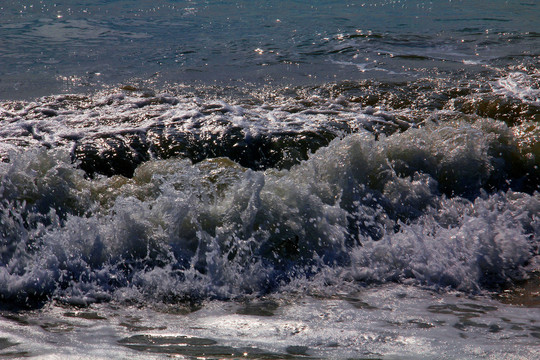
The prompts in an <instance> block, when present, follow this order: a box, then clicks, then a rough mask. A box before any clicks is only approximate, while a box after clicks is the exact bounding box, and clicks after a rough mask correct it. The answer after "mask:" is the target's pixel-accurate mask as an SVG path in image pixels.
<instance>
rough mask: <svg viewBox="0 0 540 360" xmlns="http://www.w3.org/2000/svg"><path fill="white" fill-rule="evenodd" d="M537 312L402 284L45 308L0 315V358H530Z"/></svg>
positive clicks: (539, 326) (538, 328) (538, 326)
mask: <svg viewBox="0 0 540 360" xmlns="http://www.w3.org/2000/svg"><path fill="white" fill-rule="evenodd" d="M538 315H539V313H538V311H536V309H533V308H526V307H525V308H523V307H508V306H504V305H502V304H501V303H499V302H496V301H494V300H491V299H489V298H482V297H470V296H463V295H462V294H456V293H446V294H442V293H434V292H432V291H429V290H425V289H419V288H416V287H409V286H403V285H389V286H382V287H376V288H367V289H363V290H361V291H359V292H355V293H336V294H335V295H334V296H333V297H331V298H320V297H313V296H305V295H302V296H300V297H297V296H285V297H282V296H280V297H270V298H262V299H257V300H253V301H249V302H221V301H212V302H208V303H205V304H202V305H201V306H195V307H193V306H190V305H189V304H184V305H182V304H180V305H170V306H162V307H153V308H152V307H151V308H139V307H132V306H127V307H126V306H122V307H115V306H107V305H93V306H91V307H89V308H70V307H61V306H49V307H47V308H46V309H43V310H41V311H39V312H32V313H22V314H12V313H8V314H6V313H4V314H3V318H2V325H3V329H4V330H3V333H2V338H3V339H5V340H4V344H3V349H2V354H3V355H4V356H7V357H10V356H13V357H17V356H24V357H27V356H37V357H40V358H76V357H77V356H80V354H84V356H85V357H87V358H91V359H104V358H111V357H112V358H124V357H128V356H129V357H130V358H135V359H138V358H141V359H143V358H144V359H149V358H164V357H169V356H172V357H179V358H248V359H305V358H310V359H320V358H342V359H345V358H362V359H381V358H384V359H474V358H482V359H497V358H501V357H504V358H507V359H533V358H534V357H535V354H536V352H537V350H536V349H537V345H538V338H539V336H540V323H539V321H540V319H539V316H538Z"/></svg>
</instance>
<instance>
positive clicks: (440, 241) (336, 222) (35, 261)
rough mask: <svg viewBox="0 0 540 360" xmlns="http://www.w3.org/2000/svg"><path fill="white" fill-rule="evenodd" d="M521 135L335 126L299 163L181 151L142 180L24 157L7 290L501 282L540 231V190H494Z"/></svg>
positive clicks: (493, 126) (246, 290)
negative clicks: (340, 130) (198, 158)
mask: <svg viewBox="0 0 540 360" xmlns="http://www.w3.org/2000/svg"><path fill="white" fill-rule="evenodd" d="M512 136H513V134H512V133H511V132H510V130H509V129H508V128H506V127H505V126H501V124H500V123H498V122H496V121H487V120H481V121H478V122H476V123H472V124H471V123H468V122H463V121H462V122H453V123H443V124H435V123H432V124H426V126H425V127H424V128H422V129H410V130H408V131H406V132H404V133H401V134H395V135H392V136H388V137H383V138H379V139H378V140H376V139H375V137H374V136H373V135H372V134H371V133H368V132H360V133H357V134H353V135H349V136H346V137H344V138H343V139H336V140H334V141H333V142H332V143H331V144H330V146H328V147H327V148H323V149H321V150H319V151H318V152H317V153H315V154H313V155H312V156H311V157H310V159H309V160H307V161H305V162H302V163H300V164H298V165H296V166H294V167H293V168H291V169H290V170H281V171H278V170H267V171H265V172H260V171H253V170H249V169H245V168H243V167H241V166H239V165H237V164H235V163H233V162H231V161H230V160H228V159H223V158H219V159H213V160H206V161H202V162H200V163H198V164H194V165H193V164H191V162H190V161H188V160H179V159H170V160H157V161H149V162H147V163H145V164H143V165H141V166H140V167H139V168H138V169H137V170H136V172H135V174H134V176H133V178H132V179H126V178H123V177H119V176H113V177H111V178H102V177H98V178H96V179H93V180H92V179H87V178H85V176H84V173H83V172H82V171H81V170H78V169H75V168H74V166H73V165H72V164H71V161H70V160H69V157H68V156H67V154H66V153H65V152H62V151H60V150H59V151H58V152H57V153H56V154H55V153H54V152H50V151H49V152H47V151H44V150H40V151H37V150H35V151H27V152H24V153H19V154H12V155H11V162H10V163H4V164H1V165H0V169H1V171H2V187H1V190H2V199H3V202H2V212H1V214H0V215H1V217H2V224H3V228H2V231H3V233H2V237H3V243H2V246H3V248H2V256H3V259H4V262H5V263H6V265H7V266H5V267H2V268H1V276H0V283H1V284H2V286H1V288H2V289H3V290H2V291H3V293H2V296H4V297H5V298H6V297H7V298H18V297H23V298H25V297H30V298H35V297H37V298H39V297H40V296H53V297H58V298H60V299H64V300H66V301H70V302H73V303H88V302H90V303H91V302H95V301H101V300H104V299H113V298H116V299H119V300H121V299H126V298H129V297H132V296H135V297H136V298H139V297H142V298H147V297H148V296H151V297H152V298H156V297H157V299H161V300H165V301H166V299H168V298H171V297H172V298H176V297H178V298H185V297H188V298H190V297H195V298H199V297H203V298H205V297H219V298H230V297H233V298H234V297H238V296H245V295H249V294H261V293H266V292H272V291H275V290H276V289H279V288H280V287H282V286H284V285H286V284H287V283H288V282H289V281H291V280H294V279H305V281H307V282H308V283H309V282H310V281H312V280H310V279H317V277H319V278H320V277H321V276H322V277H326V275H325V274H329V275H328V276H329V278H328V279H327V280H324V281H323V283H324V282H325V281H326V282H330V283H340V282H341V283H343V284H344V285H345V284H347V285H346V286H349V285H350V284H351V282H356V283H357V284H359V285H361V284H366V283H367V284H369V283H373V282H376V283H379V282H389V281H397V282H405V283H414V284H423V285H428V286H432V287H434V288H445V287H449V288H454V289H458V290H462V291H465V292H473V293H474V292H479V291H480V292H481V291H484V290H489V289H497V288H500V287H501V286H506V285H508V284H511V283H513V282H515V281H518V280H522V279H525V278H526V277H527V276H528V273H529V272H530V271H532V270H535V269H531V268H527V266H528V264H531V263H534V258H535V256H537V253H536V252H537V250H536V249H537V247H538V234H539V231H540V225H539V219H538V216H537V214H538V213H539V212H540V197H539V194H538V193H534V194H526V193H518V192H513V191H511V190H508V191H502V192H498V193H493V194H488V193H487V192H485V190H484V188H485V187H486V186H487V184H489V183H491V182H493V181H497V179H498V177H500V176H502V178H506V177H505V176H503V175H502V174H503V173H504V172H507V171H511V168H509V167H508V166H509V164H508V163H507V162H506V160H505V159H508V158H510V156H511V155H512V156H514V155H515V154H516V153H518V152H519V150H518V148H517V144H516V143H515V142H513V141H512V140H511V138H512ZM523 161H527V159H523ZM325 269H328V270H329V272H326V271H327V270H325ZM536 270H537V269H536ZM314 281H315V280H314ZM316 281H319V280H316Z"/></svg>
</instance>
